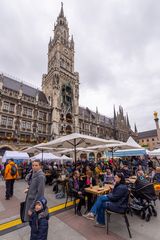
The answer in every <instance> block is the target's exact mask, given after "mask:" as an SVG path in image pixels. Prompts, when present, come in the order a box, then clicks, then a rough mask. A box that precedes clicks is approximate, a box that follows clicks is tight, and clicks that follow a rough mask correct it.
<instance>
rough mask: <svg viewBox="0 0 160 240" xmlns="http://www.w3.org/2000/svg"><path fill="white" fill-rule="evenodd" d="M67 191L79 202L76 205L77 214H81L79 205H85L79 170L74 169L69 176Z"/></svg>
mask: <svg viewBox="0 0 160 240" xmlns="http://www.w3.org/2000/svg"><path fill="white" fill-rule="evenodd" d="M68 184H69V192H70V193H71V194H72V195H73V196H74V197H75V198H77V199H79V203H78V206H77V215H79V216H82V213H81V207H82V205H85V198H84V194H83V184H84V183H83V181H82V180H81V179H80V173H79V171H77V170H75V171H74V173H73V177H71V178H69V183H68Z"/></svg>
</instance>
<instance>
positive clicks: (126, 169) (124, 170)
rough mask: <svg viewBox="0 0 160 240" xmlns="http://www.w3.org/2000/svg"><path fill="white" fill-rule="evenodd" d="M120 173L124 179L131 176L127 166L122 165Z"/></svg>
mask: <svg viewBox="0 0 160 240" xmlns="http://www.w3.org/2000/svg"><path fill="white" fill-rule="evenodd" d="M121 172H122V173H123V175H124V177H125V178H129V177H130V176H131V171H130V170H129V168H128V165H124V166H123V168H122V169H121Z"/></svg>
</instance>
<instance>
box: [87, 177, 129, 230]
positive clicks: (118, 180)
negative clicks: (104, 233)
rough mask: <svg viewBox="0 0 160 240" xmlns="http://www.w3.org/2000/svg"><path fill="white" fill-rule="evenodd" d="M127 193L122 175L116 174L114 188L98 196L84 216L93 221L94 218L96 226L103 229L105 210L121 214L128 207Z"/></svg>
mask: <svg viewBox="0 0 160 240" xmlns="http://www.w3.org/2000/svg"><path fill="white" fill-rule="evenodd" d="M128 195H129V191H128V188H127V186H126V184H125V178H124V175H123V173H116V175H115V186H114V188H113V190H112V192H110V193H109V194H107V195H102V196H99V197H98V198H97V200H96V202H95V204H94V205H93V207H92V208H91V211H90V212H89V213H88V214H86V215H84V216H85V217H86V218H88V219H91V220H94V218H95V216H96V220H97V223H96V226H99V227H104V225H105V209H108V210H110V211H114V212H118V213H122V212H124V211H125V210H126V209H127V206H128Z"/></svg>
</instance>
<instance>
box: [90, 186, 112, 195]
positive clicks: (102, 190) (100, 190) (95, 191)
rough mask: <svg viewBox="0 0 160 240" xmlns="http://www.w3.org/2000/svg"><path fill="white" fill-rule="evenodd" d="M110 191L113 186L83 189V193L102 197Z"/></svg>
mask: <svg viewBox="0 0 160 240" xmlns="http://www.w3.org/2000/svg"><path fill="white" fill-rule="evenodd" d="M111 189H113V184H105V186H103V187H99V186H98V185H97V186H93V187H92V188H91V187H88V188H85V191H86V192H88V193H91V194H94V195H102V194H105V193H108V192H109V191H110V190H111Z"/></svg>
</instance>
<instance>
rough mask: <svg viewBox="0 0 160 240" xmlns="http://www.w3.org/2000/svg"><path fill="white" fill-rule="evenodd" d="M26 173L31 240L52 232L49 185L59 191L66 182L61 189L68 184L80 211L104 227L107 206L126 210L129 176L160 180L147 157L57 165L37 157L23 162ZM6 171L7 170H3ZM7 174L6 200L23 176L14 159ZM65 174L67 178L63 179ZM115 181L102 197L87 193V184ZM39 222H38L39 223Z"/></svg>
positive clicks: (26, 211)
mask: <svg viewBox="0 0 160 240" xmlns="http://www.w3.org/2000/svg"><path fill="white" fill-rule="evenodd" d="M21 167H22V168H23V176H21V177H25V180H26V181H27V183H28V188H27V189H25V192H26V199H25V211H24V221H29V222H30V226H31V238H30V239H31V240H32V239H36V238H34V236H35V235H38V234H40V235H42V236H43V237H42V238H38V239H44V240H45V239H47V237H46V236H47V232H48V219H49V217H48V208H47V200H46V199H45V197H44V189H45V184H49V185H53V191H55V193H56V194H57V193H58V192H59V187H58V185H59V183H62V182H63V183H64V182H65V187H63V188H62V189H61V190H62V191H63V194H64V195H65V191H66V185H67V189H68V193H69V194H70V195H71V196H73V197H74V198H75V199H79V202H78V204H77V209H76V213H77V215H78V216H82V212H81V209H82V206H85V207H86V211H85V214H83V215H84V217H86V218H88V219H95V218H96V220H97V223H96V225H97V226H104V224H105V217H104V212H105V209H109V210H112V211H116V212H121V211H122V212H123V211H124V210H125V209H126V208H127V202H128V194H129V190H128V187H127V184H126V179H128V178H129V177H130V176H132V175H137V176H145V175H147V178H148V181H149V182H154V181H156V182H159V183H160V173H159V172H156V167H155V164H154V162H153V161H152V160H151V159H149V158H147V157H145V158H144V159H141V158H137V157H134V158H132V159H130V160H126V159H125V160H122V159H119V160H114V159H110V160H109V161H104V160H99V161H97V163H95V162H94V161H88V160H86V159H83V160H78V161H77V162H76V163H72V162H67V163H66V164H63V165H61V164H56V163H54V162H50V163H47V162H43V163H42V162H40V161H39V160H35V161H33V162H32V163H31V162H29V163H25V164H24V165H21ZM2 170H3V169H2ZM2 172H3V177H4V180H5V182H6V200H10V199H11V198H12V196H13V193H14V191H13V189H14V182H15V179H17V178H19V172H18V166H17V165H16V164H15V163H14V161H13V160H12V159H9V160H8V162H7V164H6V165H5V168H4V171H2ZM62 176H65V177H64V178H63V181H61V182H59V178H60V177H62ZM108 183H109V184H112V185H113V188H112V189H110V192H109V193H108V194H107V195H102V196H100V197H98V198H96V197H95V195H93V194H91V193H89V192H86V191H85V189H86V188H87V187H93V186H95V185H99V187H102V186H103V185H105V184H108ZM37 222H38V225H36V224H37Z"/></svg>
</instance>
